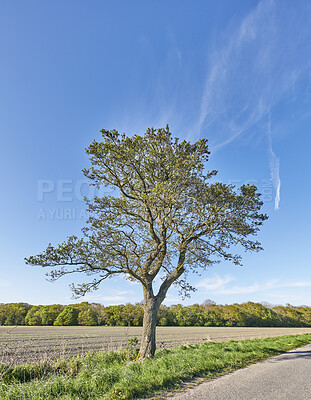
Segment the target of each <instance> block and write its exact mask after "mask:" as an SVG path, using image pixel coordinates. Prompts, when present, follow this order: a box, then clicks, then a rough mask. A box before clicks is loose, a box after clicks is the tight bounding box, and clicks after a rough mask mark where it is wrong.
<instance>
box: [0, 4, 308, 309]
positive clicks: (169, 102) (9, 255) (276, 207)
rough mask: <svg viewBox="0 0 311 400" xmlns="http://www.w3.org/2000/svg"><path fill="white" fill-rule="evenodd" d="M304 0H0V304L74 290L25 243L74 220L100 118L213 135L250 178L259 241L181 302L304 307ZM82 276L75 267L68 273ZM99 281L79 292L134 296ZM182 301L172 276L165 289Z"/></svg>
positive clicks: (66, 228)
mask: <svg viewBox="0 0 311 400" xmlns="http://www.w3.org/2000/svg"><path fill="white" fill-rule="evenodd" d="M310 26H311V3H310V2H309V1H304V0H298V1H296V2H292V1H290V0H282V1H281V0H278V1H277V0H274V1H273V0H272V1H271V0H268V1H266V0H262V1H252V0H247V1H246V0H245V1H243V0H239V1H235V2H233V1H230V0H226V1H221V0H220V1H217V2H211V1H210V2H207V1H199V0H197V1H195V2H194V1H190V0H189V1H188V0H187V1H186V0H178V1H175V0H170V1H161V0H160V1H159V0H157V1H138V0H134V1H131V2H129V1H125V0H124V1H96V0H93V1H92V2H88V1H76V0H75V1H70V0H67V1H66V2H63V1H60V0H57V1H53V2H42V1H39V0H38V1H34V0H29V1H27V2H25V1H17V0H14V1H11V0H2V1H1V3H0V54H1V62H0V138H1V142H0V144H1V145H0V153H1V154H0V156H1V157H0V162H1V168H0V182H1V189H2V190H1V198H0V205H1V208H0V210H1V228H2V229H1V241H0V271H1V274H0V302H17V301H25V302H28V303H31V304H50V303H63V304H66V303H70V302H72V299H71V293H70V291H69V288H68V284H69V283H70V282H71V281H72V280H73V277H72V276H70V277H66V278H63V279H62V280H59V281H58V282H56V283H53V284H52V283H49V282H47V281H46V280H45V275H44V274H45V271H44V270H43V269H42V268H35V267H29V266H25V264H24V257H28V256H30V255H34V254H37V253H39V252H40V251H42V250H44V248H45V247H46V246H47V244H48V243H49V242H51V243H53V244H55V245H56V244H57V243H59V242H62V241H63V240H65V239H66V237H67V236H68V235H71V234H77V235H78V234H79V231H80V229H81V227H82V226H83V225H84V223H85V214H84V212H83V210H84V203H83V201H81V198H82V196H83V195H84V194H87V195H90V196H91V195H92V192H91V191H90V189H88V187H87V185H86V184H85V179H84V177H83V174H82V173H81V169H82V168H84V167H87V166H88V159H87V157H86V155H85V154H84V149H85V147H87V146H88V144H89V143H90V142H91V141H92V140H93V139H94V138H97V139H99V138H100V136H99V130H100V129H102V128H105V129H113V128H115V129H117V130H119V131H125V132H126V133H128V134H134V133H139V134H140V133H143V132H144V131H145V130H146V128H147V127H150V126H154V127H162V126H165V125H166V124H167V123H168V124H169V125H170V128H171V131H172V132H173V134H174V135H175V136H178V137H180V138H182V139H183V138H186V139H188V140H198V139H199V138H200V137H205V138H207V139H208V140H209V144H210V149H211V152H212V154H211V158H210V161H209V163H208V168H209V169H217V170H218V171H219V175H218V178H219V179H220V180H221V181H223V182H226V183H234V184H236V185H241V184H243V183H247V182H250V183H255V184H256V185H257V186H258V189H259V191H260V192H261V193H262V194H263V199H264V202H265V204H264V211H265V212H266V213H268V214H269V216H270V218H269V220H268V221H267V222H266V224H265V226H264V227H263V229H262V230H261V232H260V235H259V239H260V241H261V242H262V244H263V247H264V248H265V251H264V252H261V253H258V254H245V256H244V263H243V267H235V266H233V265H232V264H229V263H225V262H223V263H221V264H220V265H217V266H215V267H213V268H211V269H209V270H208V271H206V272H205V273H204V274H203V275H202V276H197V275H194V276H190V281H191V283H193V284H194V285H195V286H196V287H197V288H198V290H197V292H195V293H194V294H193V295H192V297H191V299H186V300H185V301H184V304H192V303H195V302H198V303H201V302H203V301H204V300H206V299H213V300H214V301H216V302H217V303H223V304H224V303H233V302H243V301H248V300H252V301H267V302H270V303H273V304H285V303H291V304H295V305H300V304H307V305H310V306H311V290H310V289H311V269H310V259H309V248H310V220H311V218H310V217H311V212H310V205H309V199H310V196H311V188H310V166H309V157H310V146H311V136H310V126H311V40H310V35H311V28H310ZM75 281H76V282H77V281H81V277H78V276H77V278H76V279H75ZM141 299H142V293H141V289H140V287H139V286H138V285H135V284H131V283H129V282H127V281H124V280H122V279H112V280H109V281H106V282H105V283H104V284H103V285H102V286H101V289H100V290H99V291H97V292H95V293H93V294H90V295H88V296H87V297H86V300H89V301H96V302H101V303H102V304H104V305H108V304H120V303H126V302H136V301H140V300H141ZM178 302H182V300H181V298H179V297H178V293H177V290H176V289H174V288H172V289H171V291H170V292H169V295H168V296H167V299H166V303H167V304H172V303H178Z"/></svg>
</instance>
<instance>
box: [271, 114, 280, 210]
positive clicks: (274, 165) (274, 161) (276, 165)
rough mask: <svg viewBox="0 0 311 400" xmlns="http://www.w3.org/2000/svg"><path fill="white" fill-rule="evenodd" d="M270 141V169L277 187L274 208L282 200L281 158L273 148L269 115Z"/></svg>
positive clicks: (273, 182)
mask: <svg viewBox="0 0 311 400" xmlns="http://www.w3.org/2000/svg"><path fill="white" fill-rule="evenodd" d="M268 143H269V156H270V171H271V180H272V185H273V187H274V189H275V199H274V209H275V210H278V209H279V204H280V200H281V179H280V160H279V159H278V157H277V156H276V155H275V153H274V151H273V148H272V132H271V118H270V115H269V122H268Z"/></svg>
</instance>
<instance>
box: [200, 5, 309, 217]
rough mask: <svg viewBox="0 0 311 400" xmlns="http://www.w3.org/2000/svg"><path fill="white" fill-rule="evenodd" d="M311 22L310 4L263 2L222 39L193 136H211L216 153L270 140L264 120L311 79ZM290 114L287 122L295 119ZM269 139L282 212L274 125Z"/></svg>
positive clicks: (210, 68) (209, 70) (214, 53)
mask: <svg viewBox="0 0 311 400" xmlns="http://www.w3.org/2000/svg"><path fill="white" fill-rule="evenodd" d="M310 21H311V4H310V3H308V2H303V3H302V4H300V6H296V4H294V3H292V2H288V1H274V0H263V1H261V2H260V3H259V4H258V6H257V7H256V8H255V9H254V10H252V11H251V12H250V13H249V14H248V15H246V16H245V17H244V18H243V19H242V20H240V21H238V22H236V23H235V24H232V25H231V26H230V28H229V29H228V30H227V31H226V32H225V33H223V35H220V38H219V41H218V42H217V43H215V47H214V48H215V50H214V51H212V52H211V55H210V57H209V60H208V66H207V72H206V81H205V86H204V89H203V94H202V99H201V106H200V112H199V116H198V118H197V121H196V123H195V124H194V128H193V130H192V136H200V135H204V136H206V137H208V138H209V142H210V147H211V150H212V152H215V151H217V150H218V149H220V148H222V147H223V146H225V145H227V144H229V143H231V142H233V141H235V140H237V139H238V138H240V139H241V138H242V137H250V136H252V135H257V137H258V136H262V138H264V136H265V135H266V134H267V133H266V128H265V127H263V125H262V124H261V122H262V121H263V119H266V118H267V116H269V115H270V114H271V113H273V112H274V109H275V108H276V107H277V106H279V105H280V103H282V102H284V101H285V102H289V103H290V102H294V101H295V99H296V98H297V93H298V91H297V85H299V83H301V81H302V80H303V79H304V78H305V77H307V76H308V75H310V71H311V41H310V39H309V35H310V30H309V29H310V28H309V26H310ZM303 112H304V111H302V110H301V113H302V114H303ZM285 114H286V116H285V117H284V118H289V115H288V113H285ZM265 126H266V124H265ZM268 140H269V156H270V170H271V175H272V180H273V185H274V187H275V191H276V196H275V208H276V209H278V208H279V203H280V188H281V181H280V178H279V159H278V157H277V156H276V154H275V152H274V150H273V148H272V132H271V127H270V125H269V127H268Z"/></svg>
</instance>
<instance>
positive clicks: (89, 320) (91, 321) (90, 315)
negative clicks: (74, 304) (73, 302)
mask: <svg viewBox="0 0 311 400" xmlns="http://www.w3.org/2000/svg"><path fill="white" fill-rule="evenodd" d="M78 324H79V325H86V326H95V325H98V320H97V315H96V313H95V311H93V310H91V309H90V308H89V309H87V310H82V311H80V312H79V315H78Z"/></svg>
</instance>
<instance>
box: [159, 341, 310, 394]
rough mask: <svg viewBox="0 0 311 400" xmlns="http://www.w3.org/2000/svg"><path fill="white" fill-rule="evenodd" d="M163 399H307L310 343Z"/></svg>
mask: <svg viewBox="0 0 311 400" xmlns="http://www.w3.org/2000/svg"><path fill="white" fill-rule="evenodd" d="M165 398H167V399H170V400H190V399H191V400H209V399H210V400H311V344H309V345H307V346H305V347H302V348H299V349H295V350H292V351H289V352H287V353H284V354H281V355H279V356H276V357H272V358H269V359H267V360H265V361H261V362H259V363H256V364H252V365H250V366H248V367H246V368H243V369H239V370H237V371H234V372H232V373H230V374H228V375H224V376H222V377H220V378H216V379H214V380H211V381H207V382H204V383H202V384H199V385H198V386H196V387H194V388H192V389H187V390H185V391H182V392H179V393H178V394H175V395H173V396H172V397H165Z"/></svg>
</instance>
